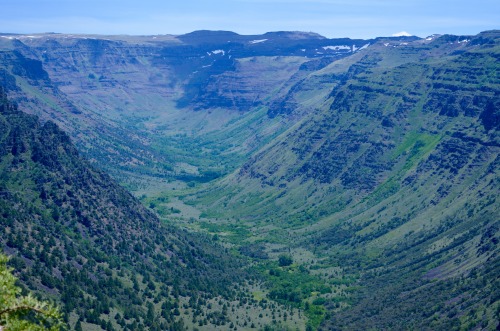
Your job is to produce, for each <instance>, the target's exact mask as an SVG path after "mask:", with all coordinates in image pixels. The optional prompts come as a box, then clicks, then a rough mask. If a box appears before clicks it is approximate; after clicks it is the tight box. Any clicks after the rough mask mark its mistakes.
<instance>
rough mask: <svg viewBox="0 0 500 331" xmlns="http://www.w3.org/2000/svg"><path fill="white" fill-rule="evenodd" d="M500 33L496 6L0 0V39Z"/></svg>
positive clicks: (387, 0) (460, 2)
mask: <svg viewBox="0 0 500 331" xmlns="http://www.w3.org/2000/svg"><path fill="white" fill-rule="evenodd" d="M499 28H500V0H474V1H473V0H471V1H464V0H454V1H452V0H433V1H430V0H302V1H295V0H211V1H210V0H205V1H202V0H175V1H168V0H163V1H159V0H141V1H139V0H134V1H132V0H85V1H81V0H2V3H1V5H0V33H1V32H4V33H5V32H8V33H39V32H60V33H96V34H132V35H142V34H148V35H150V34H182V33H187V32H191V31H194V30H200V29H209V30H230V31H235V32H237V33H240V34H260V33H264V32H267V31H282V30H291V31H312V32H317V33H319V34H322V35H324V36H327V37H352V38H371V37H376V36H390V35H392V34H394V33H397V32H400V31H408V32H409V33H411V34H414V35H417V36H421V37H425V36H428V35H431V34H433V33H439V34H443V33H452V34H477V33H478V32H480V31H484V30H491V29H499Z"/></svg>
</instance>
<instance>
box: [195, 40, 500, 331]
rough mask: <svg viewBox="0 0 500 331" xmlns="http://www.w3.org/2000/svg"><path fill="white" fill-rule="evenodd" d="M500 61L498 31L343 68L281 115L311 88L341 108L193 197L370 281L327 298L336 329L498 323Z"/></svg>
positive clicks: (321, 76)
mask: <svg viewBox="0 0 500 331" xmlns="http://www.w3.org/2000/svg"><path fill="white" fill-rule="evenodd" d="M499 55H500V35H499V33H498V31H491V32H485V33H482V34H480V35H478V36H474V37H471V36H441V37H439V38H428V40H418V41H414V42H411V43H400V42H397V43H394V42H386V41H381V42H379V43H378V44H376V45H372V46H371V47H370V48H369V49H368V50H366V51H365V52H360V53H359V54H357V58H355V57H349V58H344V59H342V60H339V61H335V62H333V63H332V64H330V65H328V66H327V67H325V68H323V69H321V70H319V71H317V72H315V73H314V74H312V75H310V77H308V78H306V79H305V80H304V81H303V82H301V84H302V85H300V84H299V85H297V86H296V88H294V89H293V90H291V91H290V93H289V94H288V95H287V96H286V97H285V98H284V101H285V102H284V103H283V105H284V107H280V106H277V107H276V108H275V111H274V112H273V113H272V114H269V115H270V116H287V115H288V116H290V115H292V116H293V111H294V110H295V109H296V106H294V105H293V103H296V104H297V105H300V94H301V93H303V92H302V91H301V86H304V89H305V90H306V91H310V90H311V89H310V86H311V81H312V82H318V81H320V80H321V81H328V82H330V83H333V84H334V86H333V89H332V91H331V93H330V96H329V100H328V101H327V102H324V101H322V103H317V104H316V110H315V111H314V112H312V113H311V115H310V116H307V117H305V119H304V120H302V121H300V122H299V123H298V124H297V125H295V126H294V127H292V128H291V129H289V130H288V131H287V132H285V133H284V134H283V135H281V136H280V137H278V138H277V139H275V140H274V141H272V142H271V143H270V144H268V145H267V146H266V147H265V148H263V149H262V150H261V151H259V152H258V153H256V154H255V155H254V156H253V157H252V158H251V160H249V161H248V162H246V163H245V164H244V165H243V166H242V167H241V168H240V169H239V170H238V171H236V172H235V173H234V174H232V175H231V176H229V177H227V178H225V179H224V180H222V181H220V182H219V183H218V185H217V186H215V187H214V186H212V187H210V188H209V190H208V191H207V192H205V193H204V192H201V193H200V194H199V195H198V198H197V199H198V200H195V201H194V203H195V204H197V205H198V206H209V207H208V208H206V209H205V213H204V214H203V215H204V216H210V217H217V218H223V217H226V218H233V220H230V221H229V222H230V223H231V224H233V223H234V224H246V225H247V229H249V230H250V231H249V234H247V237H248V238H249V239H248V242H249V243H250V242H253V241H255V240H260V241H263V242H267V243H270V242H271V243H273V242H274V243H276V244H278V243H279V244H283V243H285V249H286V247H288V249H290V248H294V249H298V248H301V249H302V248H304V247H308V249H309V251H310V252H313V253H314V255H315V256H316V258H317V259H318V261H319V263H318V264H317V265H315V266H314V267H315V270H317V269H320V270H321V269H324V270H325V274H326V271H327V270H329V269H330V268H331V267H332V266H337V267H341V268H342V269H343V272H344V273H345V275H351V277H353V278H354V279H356V278H357V279H358V280H357V281H354V282H353V281H352V280H351V281H350V282H349V284H350V285H351V286H353V287H352V288H351V294H348V295H347V298H346V296H345V293H341V295H338V296H337V297H333V298H332V297H331V296H330V297H329V296H327V295H325V296H324V298H325V299H327V301H328V300H331V301H330V302H331V303H330V304H326V306H327V307H328V309H329V310H330V311H335V312H336V313H333V314H331V316H332V319H331V320H330V321H328V322H326V323H325V327H327V328H332V329H347V330H348V329H360V328H363V327H366V326H367V325H372V326H373V327H374V328H375V329H390V328H396V329H400V328H406V327H408V328H415V329H425V328H430V329H436V328H437V329H446V328H464V329H470V328H487V329H494V328H495V327H496V322H495V320H497V319H498V312H497V309H498V304H499V301H498V285H499V284H498V277H497V275H498V271H499V270H500V269H499V257H498V253H499V249H498V241H499V231H498V228H499V226H500V224H499V218H498V210H499V204H498V200H497V196H498V191H499V183H498V170H499V151H500V141H499V128H500V122H499V113H498V112H499V109H500V77H499V76H498V74H499V71H498V59H499ZM308 81H309V82H308ZM290 100H292V101H293V102H292V103H290ZM290 104H291V106H290V107H287V105H290ZM271 247H273V246H268V249H270V248H271ZM297 254H298V253H297ZM306 265H307V264H306ZM354 285H356V286H358V287H354ZM352 293H354V294H352ZM429 293H433V296H432V298H429ZM328 297H329V299H328ZM339 302H344V304H345V305H344V306H342V305H340V306H339V305H338V303H339ZM346 305H347V306H350V307H351V308H346ZM342 309H344V310H342ZM419 309H421V310H419ZM340 310H342V312H340V313H338V315H337V312H338V311H340Z"/></svg>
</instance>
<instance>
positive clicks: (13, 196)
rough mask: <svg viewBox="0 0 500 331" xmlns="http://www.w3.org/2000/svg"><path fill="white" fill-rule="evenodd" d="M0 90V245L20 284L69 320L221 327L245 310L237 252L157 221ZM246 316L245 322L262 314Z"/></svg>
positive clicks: (248, 302) (247, 302)
mask: <svg viewBox="0 0 500 331" xmlns="http://www.w3.org/2000/svg"><path fill="white" fill-rule="evenodd" d="M0 92H1V98H0V101H1V102H0V127H1V130H0V132H1V133H2V135H1V137H0V157H1V158H0V160H1V163H0V224H1V227H0V229H1V235H0V244H1V246H3V248H4V250H5V251H6V252H7V253H8V254H9V255H12V256H13V258H12V260H11V264H12V266H13V267H14V268H15V270H16V272H17V274H18V275H19V276H20V279H21V282H22V284H23V285H24V286H26V287H27V288H29V289H31V290H35V291H37V292H38V293H39V294H41V295H42V296H43V297H50V298H52V299H55V300H56V301H58V302H59V303H60V305H61V308H62V310H63V312H64V314H65V318H66V320H67V322H68V323H69V325H70V327H71V328H76V324H81V325H82V326H83V327H84V329H89V328H90V329H95V330H98V329H99V326H100V329H103V330H117V329H120V330H145V329H148V330H167V329H169V330H181V329H184V327H185V326H189V325H193V324H194V325H198V324H199V325H200V326H202V325H205V328H212V327H214V326H216V325H218V326H222V327H223V328H228V327H229V324H230V323H235V324H236V325H239V324H240V322H239V321H236V320H234V318H235V316H232V317H231V316H229V315H228V309H232V311H233V312H234V311H237V312H239V311H240V310H243V311H251V310H252V309H255V308H253V307H254V306H255V305H256V302H255V301H254V300H253V297H252V295H251V294H250V293H249V291H248V289H247V287H246V286H248V283H247V282H250V283H252V284H253V288H258V286H257V282H256V278H255V277H254V276H251V275H250V274H249V273H248V272H246V271H244V263H243V262H242V261H238V260H236V259H235V258H233V257H232V256H231V255H229V254H228V253H227V251H226V250H225V249H224V248H222V247H221V246H219V245H217V244H215V243H214V242H213V240H212V239H211V238H209V237H207V236H204V235H195V234H188V233H186V232H185V231H182V230H180V229H178V228H176V227H172V226H168V225H166V224H163V223H161V222H160V221H159V220H158V218H157V217H156V216H155V215H153V214H152V213H151V212H150V211H148V210H147V209H146V208H145V207H143V206H142V205H141V204H140V203H139V202H138V201H137V200H136V199H135V198H134V197H133V196H132V195H131V194H130V193H128V192H127V191H125V189H123V188H122V187H120V186H118V185H117V184H116V183H115V182H114V181H113V180H112V179H111V178H110V177H109V176H108V175H106V174H104V173H103V172H101V171H99V170H96V169H94V168H93V167H92V166H90V165H89V163H88V162H87V161H86V160H84V159H83V158H82V157H80V156H79V153H78V152H77V150H76V149H75V147H74V146H73V145H72V144H71V141H70V139H69V137H68V136H67V135H66V134H65V133H64V132H62V131H61V130H60V129H59V128H58V127H57V126H56V125H55V124H54V123H52V122H46V123H44V124H41V123H40V122H39V120H38V118H36V117H35V116H32V115H27V114H25V113H22V112H20V111H19V110H17V107H16V106H15V105H12V104H11V103H9V102H8V101H7V100H6V97H5V94H4V93H3V90H0ZM254 282H255V283H254ZM274 308H275V306H273V311H274ZM279 308H280V307H278V309H279ZM261 309H262V311H263V312H268V310H269V312H270V311H271V308H270V307H269V308H267V306H266V307H261ZM281 309H283V308H281ZM284 310H285V311H289V310H287V309H284ZM181 313H182V314H181ZM252 318H253V317H252V316H251V317H248V320H246V321H245V325H247V323H249V324H250V323H256V324H258V325H260V326H263V324H262V323H265V321H262V320H261V321H259V322H258V323H257V321H255V320H254V319H252ZM278 320H279V319H278ZM292 321H295V322H297V321H296V320H295V319H294V318H292V319H290V322H292ZM241 324H242V325H243V322H241ZM92 325H93V326H92ZM299 325H300V324H299ZM243 329H245V328H243Z"/></svg>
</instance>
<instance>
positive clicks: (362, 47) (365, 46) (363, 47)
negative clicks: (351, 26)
mask: <svg viewBox="0 0 500 331" xmlns="http://www.w3.org/2000/svg"><path fill="white" fill-rule="evenodd" d="M368 46H370V43H368V44H365V45H363V46H361V48H358V51H360V50H362V49H365V48H367V47H368Z"/></svg>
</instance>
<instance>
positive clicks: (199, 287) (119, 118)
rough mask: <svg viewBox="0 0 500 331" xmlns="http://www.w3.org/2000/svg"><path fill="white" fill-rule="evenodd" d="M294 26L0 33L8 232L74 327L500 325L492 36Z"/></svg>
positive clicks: (19, 259)
mask: <svg viewBox="0 0 500 331" xmlns="http://www.w3.org/2000/svg"><path fill="white" fill-rule="evenodd" d="M291 35H292V37H290V38H289V37H287V36H286V34H285V35H284V36H282V35H279V36H278V35H274V34H270V35H269V36H267V37H269V38H271V39H272V38H274V37H276V40H274V41H273V43H259V44H256V45H253V44H249V41H250V40H249V39H245V38H247V37H245V36H238V35H233V34H229V35H226V34H223V35H222V36H220V35H218V33H211V32H197V33H193V34H189V35H186V36H180V37H171V38H170V39H169V38H167V39H168V40H162V41H155V42H151V41H150V40H149V41H147V42H146V41H145V39H141V38H140V37H136V38H135V37H134V38H133V37H130V38H129V37H127V38H125V39H126V40H122V41H117V40H115V39H116V38H118V37H116V38H111V39H112V40H102V39H99V38H89V39H83V38H73V37H68V38H66V36H59V35H56V36H53V37H48V36H44V37H41V38H35V39H33V40H30V43H29V44H25V45H23V44H22V42H21V41H17V42H15V43H14V42H12V43H10V42H9V41H7V40H5V41H4V44H9V45H10V47H11V48H12V49H15V51H12V50H11V49H6V50H5V51H1V52H0V72H1V73H2V75H0V83H1V85H3V86H5V88H6V89H7V90H8V91H9V92H11V93H12V95H13V96H14V97H15V98H16V102H18V103H19V108H20V109H23V110H25V111H26V112H28V113H32V114H37V115H39V116H40V117H41V118H42V122H43V123H44V124H41V123H39V122H38V119H37V118H36V117H34V116H32V115H27V114H25V113H22V112H20V111H18V109H17V107H16V106H14V105H13V104H11V103H10V102H8V101H7V100H6V97H5V95H4V94H3V93H1V102H0V107H1V108H0V244H1V245H2V246H3V247H4V249H5V251H6V252H8V253H9V255H11V256H12V257H11V260H10V262H9V263H10V265H11V266H12V267H13V268H14V270H15V273H16V275H19V281H20V283H21V284H22V286H23V287H25V288H27V289H29V290H30V291H32V292H34V293H35V294H36V295H37V296H40V297H42V298H45V299H49V300H50V301H52V300H53V301H55V302H57V304H58V305H59V306H60V307H61V308H60V309H61V316H62V319H63V320H64V322H65V323H66V325H67V327H68V328H70V329H76V330H79V329H88V330H106V331H107V330H185V329H188V330H195V329H199V330H205V329H206V330H212V329H229V330H251V329H257V330H294V331H295V330H297V329H298V330H326V329H334V330H358V329H366V328H367V327H369V328H373V329H377V330H378V329H415V330H417V329H443V330H474V329H486V330H494V329H495V328H497V327H498V326H497V323H498V320H499V299H498V288H499V287H500V284H499V283H498V276H497V275H498V270H499V258H498V256H499V255H498V254H499V249H498V247H499V245H498V243H499V242H500V237H499V233H500V232H499V229H500V224H499V220H498V216H497V215H498V210H499V203H498V200H497V199H498V198H497V196H498V191H499V180H498V172H499V171H498V170H499V169H498V165H499V163H498V155H499V153H500V149H499V148H500V142H499V134H498V133H499V130H500V122H499V118H500V117H499V116H498V109H500V104H499V99H498V95H499V93H500V88H499V87H500V78H499V76H498V57H499V54H500V37H499V33H498V31H490V32H484V33H481V34H479V35H477V36H467V38H465V37H460V36H447V35H446V36H441V37H439V38H437V37H436V38H434V39H432V40H427V39H426V40H423V39H418V38H403V39H392V38H389V39H383V38H382V39H378V40H372V41H370V44H369V47H367V48H365V49H363V50H361V51H358V52H354V53H351V52H347V51H346V52H337V53H335V52H333V51H332V52H329V51H327V50H326V49H325V54H316V53H310V50H309V49H305V51H302V49H304V48H303V47H306V48H308V47H309V46H307V45H316V46H315V47H316V48H318V47H323V46H324V44H323V43H329V45H330V43H331V44H332V45H336V44H334V42H338V43H340V44H339V45H344V44H345V43H346V42H347V41H346V40H338V41H334V40H328V39H321V38H312V37H311V36H308V35H307V34H306V35H300V37H301V38H299V39H296V38H293V36H295V34H294V33H292V34H291ZM303 37H304V38H306V39H303ZM51 38H53V39H51ZM165 38H166V37H165ZM211 38H214V39H211ZM220 38H222V39H223V40H224V41H223V43H222V44H221V43H220ZM227 38H236V39H234V42H232V43H227V40H228V39H227ZM308 38H311V39H308ZM118 39H119V38H118ZM161 39H163V38H161ZM231 40H233V39H231ZM297 40H299V41H297ZM351 42H352V44H356V45H358V43H359V45H358V46H361V45H364V44H366V43H367V42H366V41H349V43H351ZM249 45H252V46H249ZM266 45H275V46H276V45H280V47H270V48H266V47H269V46H266ZM285 46H286V47H285ZM228 48H232V49H231V57H230V56H229V49H228ZM215 49H224V50H225V51H224V53H222V52H217V53H213V50H215ZM104 50H106V51H104ZM327 53H328V54H327ZM297 54H300V56H296V55H297ZM307 56H311V58H308V57H307ZM50 119H52V120H54V121H56V122H57V123H58V124H59V125H60V126H61V127H63V128H64V129H65V130H67V131H68V132H69V134H70V136H71V137H72V139H73V140H74V141H75V143H76V147H75V146H73V145H72V144H71V142H70V139H69V137H68V136H67V135H66V134H64V133H63V132H62V131H61V130H60V129H59V128H58V127H57V125H55V124H54V123H53V122H51V121H49V120H50ZM77 149H78V152H77ZM79 153H82V155H84V156H85V157H86V158H87V159H88V160H90V161H86V160H85V159H84V158H82V157H80V156H79ZM91 164H93V165H94V166H99V167H101V168H102V169H104V170H106V171H109V173H110V175H111V176H112V177H113V178H114V179H115V180H118V181H119V182H121V183H123V185H124V187H126V188H127V189H128V190H131V191H133V192H134V194H136V195H137V196H139V197H140V202H141V203H142V205H141V203H139V202H138V201H137V200H136V199H135V198H134V197H133V196H132V195H131V194H130V193H129V192H127V191H126V190H125V189H124V188H123V187H119V186H117V185H116V184H114V181H113V180H112V179H111V178H110V177H109V176H108V175H106V174H105V173H103V172H102V171H100V170H97V169H95V167H93V166H91ZM31 315H32V313H30V316H31Z"/></svg>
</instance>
